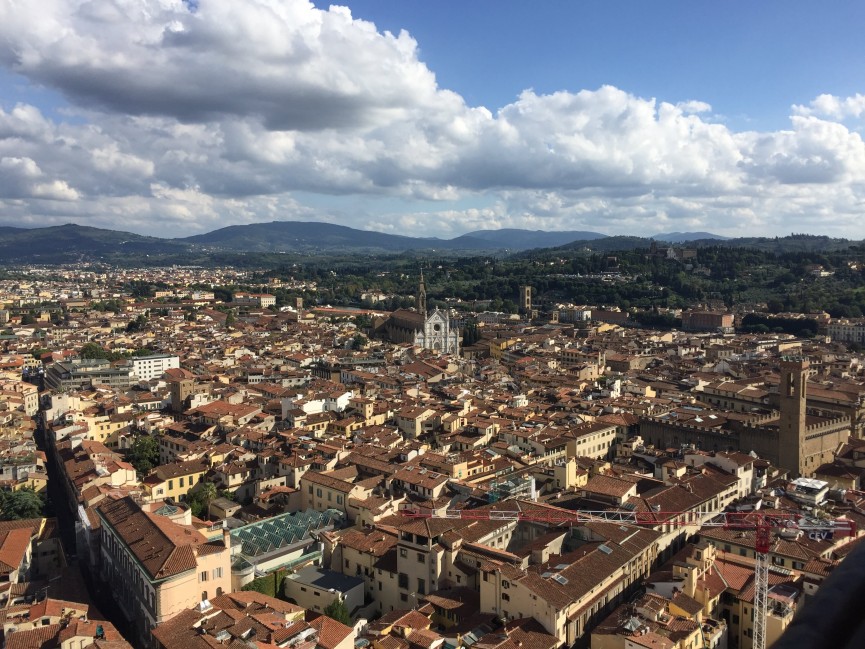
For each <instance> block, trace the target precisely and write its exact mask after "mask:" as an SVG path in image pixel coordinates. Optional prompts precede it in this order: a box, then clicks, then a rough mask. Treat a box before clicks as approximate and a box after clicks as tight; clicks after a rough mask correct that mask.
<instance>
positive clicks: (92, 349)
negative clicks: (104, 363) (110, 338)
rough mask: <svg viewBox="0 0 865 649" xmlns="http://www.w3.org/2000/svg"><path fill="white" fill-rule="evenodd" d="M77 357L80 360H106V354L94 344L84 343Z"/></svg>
mask: <svg viewBox="0 0 865 649" xmlns="http://www.w3.org/2000/svg"><path fill="white" fill-rule="evenodd" d="M78 355H79V356H81V358H108V352H106V351H105V350H104V349H102V347H101V346H99V345H97V344H96V343H84V344H83V345H82V346H81V351H80V352H78Z"/></svg>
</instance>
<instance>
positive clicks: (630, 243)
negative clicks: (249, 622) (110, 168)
mask: <svg viewBox="0 0 865 649" xmlns="http://www.w3.org/2000/svg"><path fill="white" fill-rule="evenodd" d="M700 235H707V236H708V237H710V238H697V239H687V240H686V239H684V238H683V239H682V241H681V242H680V243H673V245H688V246H689V247H714V246H722V247H745V248H753V249H757V250H765V251H767V252H773V253H776V254H781V253H798V252H803V253H804V252H829V251H833V250H843V249H846V248H849V247H850V246H852V245H861V242H856V241H849V240H847V239H833V238H830V237H825V236H814V235H802V234H796V235H790V236H788V237H776V238H755V237H750V238H739V239H722V238H717V237H716V235H712V234H710V233H700V232H694V233H671V234H670V235H656V236H655V237H654V238H653V239H648V238H643V237H631V236H616V237H607V236H604V235H602V234H599V233H597V232H581V231H563V232H546V231H543V230H519V229H504V230H478V231H475V232H470V233H468V234H465V235H462V236H460V237H456V238H454V239H435V238H419V237H408V236H402V235H396V234H385V233H383V232H370V231H366V230H357V229H354V228H349V227H346V226H343V225H336V224H333V223H320V222H304V221H274V222H272V223H253V224H250V225H232V226H229V227H225V228H220V229H219V230H214V231H213V232H209V233H207V234H199V235H195V236H192V237H186V238H182V239H161V238H158V237H147V236H141V235H138V234H132V233H130V232H118V231H115V230H105V229H100V228H93V227H88V226H82V225H71V224H70V225H61V226H53V227H47V228H18V227H12V226H0V263H3V262H7V263H11V264H16V263H44V264H52V263H69V262H77V261H83V260H96V259H102V260H106V261H123V262H124V263H180V264H183V263H209V262H213V263H217V262H218V263H229V262H230V261H231V260H232V259H233V260H234V261H233V262H231V263H242V262H243V261H244V260H245V261H249V260H250V259H254V258H255V255H256V254H257V255H264V254H268V253H273V254H276V253H297V254H317V253H328V254H349V255H351V254H354V253H364V254H378V253H404V252H411V251H417V252H430V251H439V252H450V253H456V254H459V255H472V254H476V253H488V252H491V251H505V250H507V251H509V252H510V253H512V254H517V255H519V256H524V255H526V254H527V252H528V251H531V250H542V249H544V248H547V249H549V250H551V251H557V250H559V251H563V252H565V251H583V250H589V251H593V252H599V253H608V252H615V251H624V250H634V249H638V248H648V247H650V246H651V245H652V242H653V240H655V241H657V240H658V238H659V237H661V236H670V237H673V236H680V237H691V236H700ZM571 237H582V238H578V239H571ZM247 253H253V255H252V256H249V257H247V256H246V255H247ZM240 258H242V259H241V262H238V259H240Z"/></svg>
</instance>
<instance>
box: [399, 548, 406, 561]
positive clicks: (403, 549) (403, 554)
mask: <svg viewBox="0 0 865 649" xmlns="http://www.w3.org/2000/svg"><path fill="white" fill-rule="evenodd" d="M399 556H400V557H402V558H403V559H405V558H406V557H407V556H408V550H406V549H405V548H400V549H399Z"/></svg>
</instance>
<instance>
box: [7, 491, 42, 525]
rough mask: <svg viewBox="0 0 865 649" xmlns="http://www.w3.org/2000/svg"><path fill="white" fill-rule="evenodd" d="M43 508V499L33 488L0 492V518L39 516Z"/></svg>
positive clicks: (13, 518) (14, 518) (10, 519)
mask: <svg viewBox="0 0 865 649" xmlns="http://www.w3.org/2000/svg"><path fill="white" fill-rule="evenodd" d="M44 509H45V501H44V500H43V499H42V496H40V495H39V494H38V493H36V492H35V491H34V490H33V489H29V488H26V487H25V488H24V489H19V490H18V491H3V492H0V520H4V521H16V520H20V519H24V518H39V517H40V516H42V511H43V510H44Z"/></svg>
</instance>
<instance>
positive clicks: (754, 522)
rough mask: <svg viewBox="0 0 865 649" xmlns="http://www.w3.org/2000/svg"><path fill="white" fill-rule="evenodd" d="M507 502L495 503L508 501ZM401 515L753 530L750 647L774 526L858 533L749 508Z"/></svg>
mask: <svg viewBox="0 0 865 649" xmlns="http://www.w3.org/2000/svg"><path fill="white" fill-rule="evenodd" d="M507 502H508V501H505V502H503V503H501V505H499V506H506V505H507ZM400 513H401V514H402V515H403V516H408V517H412V518H450V519H459V520H484V521H534V522H543V523H552V524H574V523H589V522H593V521H601V522H608V523H627V524H631V525H639V526H649V527H654V526H656V525H670V526H676V527H683V526H696V525H699V526H700V527H721V528H724V529H728V530H753V531H754V533H755V538H754V541H755V542H754V550H755V555H756V561H755V565H754V643H753V649H765V646H766V612H767V605H768V593H769V552H770V550H771V548H772V533H773V532H775V531H779V532H782V533H783V532H785V531H791V532H795V531H801V532H803V533H806V534H807V535H808V537H809V538H811V539H813V540H817V541H820V540H831V539H833V538H835V537H840V538H844V537H848V536H849V537H853V536H856V523H855V522H853V521H851V520H848V519H846V518H834V519H821V518H814V517H807V516H803V515H802V514H799V513H796V512H785V511H774V510H765V511H762V510H753V511H747V512H724V511H710V512H697V511H695V512H690V511H689V512H662V511H642V512H636V511H634V512H631V511H586V510H583V511H571V510H567V509H559V508H556V507H545V506H540V507H530V508H528V509H527V510H526V511H517V510H510V509H492V508H486V507H484V508H480V509H439V510H434V509H420V508H417V507H414V506H413V505H403V506H401V507H400Z"/></svg>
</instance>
